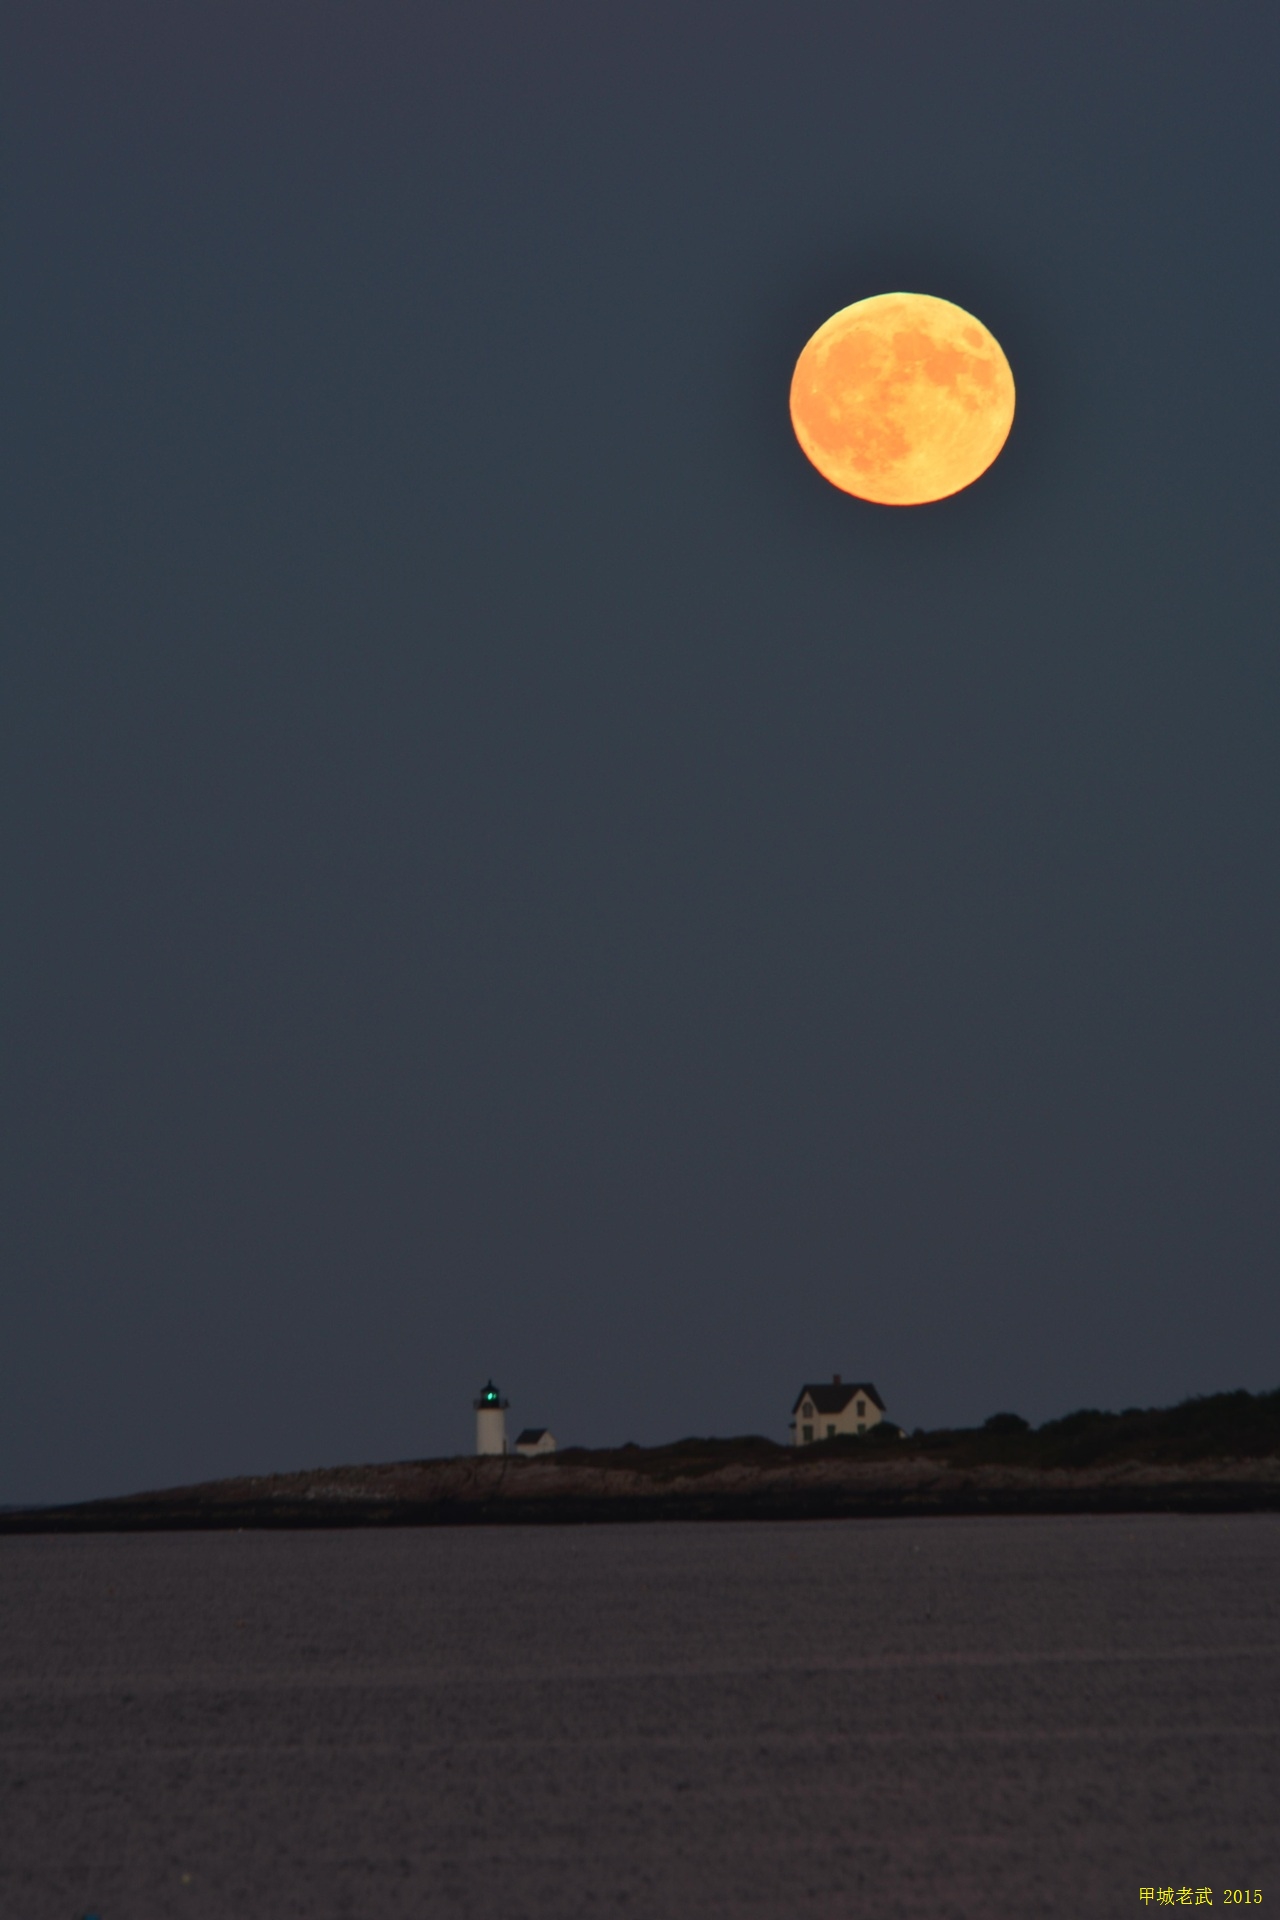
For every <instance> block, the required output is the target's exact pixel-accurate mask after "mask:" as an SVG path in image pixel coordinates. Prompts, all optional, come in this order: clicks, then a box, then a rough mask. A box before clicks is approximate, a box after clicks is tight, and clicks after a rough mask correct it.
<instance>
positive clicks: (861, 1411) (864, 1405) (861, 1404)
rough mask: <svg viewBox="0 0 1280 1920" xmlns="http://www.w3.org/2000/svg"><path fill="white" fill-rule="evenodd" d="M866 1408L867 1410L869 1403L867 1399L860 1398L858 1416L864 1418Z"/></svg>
mask: <svg viewBox="0 0 1280 1920" xmlns="http://www.w3.org/2000/svg"><path fill="white" fill-rule="evenodd" d="M866 1410H867V1403H866V1401H865V1400H859V1402H858V1418H859V1420H861V1418H862V1416H863V1414H864V1413H865V1412H866Z"/></svg>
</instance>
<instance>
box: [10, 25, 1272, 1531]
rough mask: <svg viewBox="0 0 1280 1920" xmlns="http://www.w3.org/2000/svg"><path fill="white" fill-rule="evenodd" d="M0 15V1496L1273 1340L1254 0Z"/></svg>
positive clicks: (1063, 1386) (1265, 549)
mask: <svg viewBox="0 0 1280 1920" xmlns="http://www.w3.org/2000/svg"><path fill="white" fill-rule="evenodd" d="M0 39H2V40H3V46H0V55H2V60H0V64H2V65H3V67H4V70H5V75H6V78H5V80H4V82H3V85H4V89H5V97H4V103H3V110H4V120H5V125H6V129H7V133H6V145H5V151H4V157H3V169H4V173H5V176H6V195H5V209H4V236H5V238H4V253H5V272H4V280H5V296H4V306H5V320H4V324H5V329H6V336H7V337H6V343H5V352H4V393H5V399H4V415H3V425H2V431H0V445H3V449H4V466H5V495H4V515H3V525H4V538H5V562H4V577H5V582H6V585H5V591H4V604H5V638H4V645H3V656H2V666H3V678H2V681H0V695H2V697H0V725H2V726H3V741H2V743H0V783H2V798H0V824H2V828H3V848H4V854H3V858H4V900H5V906H6V912H5V922H6V930H5V936H4V941H3V949H2V950H3V966H4V976H5V977H4V984H3V993H2V1000H0V1004H2V1007H3V1033H4V1049H3V1086H4V1114H5V1145H4V1152H3V1159H2V1168H3V1176H2V1177H3V1194H0V1255H2V1259H3V1281H2V1292H0V1467H2V1471H0V1500H9V1501H35V1500H40V1499H47V1498H65V1497H87V1496H90V1495H93V1494H98V1493H104V1492H112V1491H126V1490H129V1489H133V1488H141V1487H146V1486H157V1485H164V1484H170V1483H175V1482H180V1481H190V1480H195V1479H200V1478H209V1477H214V1476H218V1475H223V1474H230V1473H236V1472H242V1471H248V1472H269V1471H273V1470H277V1469H284V1468H290V1467H297V1466H307V1465H319V1464H322V1463H336V1462H343V1461H360V1460H372V1459H383V1458H403V1457H420V1456H423V1455H428V1454H439V1453H450V1452H458V1451H469V1450H470V1448H471V1445H472V1434H473V1427H472V1414H471V1404H470V1403H471V1400H472V1397H473V1395H474V1394H475V1392H476V1390H477V1388H478V1387H479V1386H480V1385H481V1383H482V1382H483V1381H484V1379H485V1377H486V1376H487V1375H488V1374H490V1373H492V1374H493V1376H494V1377H495V1378H496V1379H497V1381H498V1382H499V1384H500V1385H501V1387H502V1388H503V1390H504V1391H505V1392H506V1393H507V1394H508V1395H509V1397H510V1399H511V1402H512V1411H511V1420H512V1425H513V1428H514V1427H518V1426H520V1425H523V1424H526V1423H529V1424H543V1423H545V1424H547V1425H549V1426H550V1427H551V1428H552V1430H553V1431H554V1432H555V1434H556V1435H557V1438H558V1439H559V1440H560V1442H561V1444H571V1443H574V1442H579V1443H584V1444H599V1445H605V1444H617V1443H621V1442H622V1441H624V1440H628V1439H630V1440H636V1441H640V1442H653V1441H658V1440H662V1439H673V1438H676V1437H678V1436H680V1435H683V1434H690V1433H722V1434H729V1433H742V1432H764V1433H769V1434H772V1435H774V1436H775V1437H777V1438H779V1439H781V1438H783V1437H785V1432H786V1420H787V1416H788V1412H789V1409H790V1405H791V1402H792V1400H793V1399H794V1396H795V1392H796V1389H797V1388H798V1386H799V1384H800V1383H801V1381H803V1380H805V1379H813V1378H822V1377H824V1376H827V1375H829V1374H830V1373H832V1372H833V1371H835V1370H837V1369H838V1370H840V1371H841V1372H842V1373H844V1374H845V1376H846V1377H855V1378H859V1379H870V1380H873V1381H874V1382H875V1383H876V1385H877V1386H878V1387H879V1389H880V1391H881V1393H882V1394H883V1396H884V1398H885V1400H886V1402H887V1404H888V1408H889V1412H890V1414H891V1416H893V1417H895V1418H896V1419H898V1420H899V1421H900V1422H901V1423H903V1424H904V1425H906V1426H908V1427H913V1426H916V1425H925V1426H934V1425H940V1424H944V1423H951V1422H966V1423H967V1422H974V1421H979V1420H981V1419H982V1418H983V1417H984V1416H985V1415H987V1414H989V1413H991V1412H993V1411H996V1410H997V1409H1002V1408H1011V1409H1015V1410H1017V1411H1019V1412H1021V1413H1022V1414H1023V1415H1025V1416H1026V1417H1028V1418H1030V1419H1032V1420H1034V1421H1040V1420H1044V1419H1047V1418H1050V1417H1053V1416H1055V1415H1058V1414H1062V1413H1065V1412H1068V1411H1070V1410H1072V1409H1074V1408H1076V1407H1079V1406H1090V1405H1096V1406H1103V1407H1115V1408H1120V1407H1125V1406H1129V1405H1134V1404H1138V1405H1150V1404H1162V1403H1167V1402H1169V1401H1172V1400H1176V1399H1179V1398H1182V1397H1183V1396H1185V1395H1188V1394H1193V1393H1205V1392H1212V1391H1217V1390H1220V1389H1222V1388H1228V1387H1238V1386H1245V1387H1249V1388H1251V1389H1253V1390H1259V1389H1263V1388H1269V1387H1273V1386H1275V1385H1276V1384H1277V1380H1278V1379H1280V1362H1278V1361H1277V1343H1278V1338H1280V1286H1278V1285H1277V1260H1276V1248H1277V1232H1278V1230H1280V1182H1278V1181H1277V1152H1278V1148H1280V1072H1278V1070H1280V1030H1278V1023H1277V982H1278V979H1280V966H1278V962H1280V913H1278V911H1277V872H1278V866H1280V805H1278V795H1277V757H1276V738H1277V728H1278V726H1280V631H1278V621H1277V609H1278V607H1280V544H1278V540H1277V534H1278V531H1280V529H1278V525H1277V510H1276V509H1277V451H1276V450H1277V446H1278V445H1280V384H1278V382H1277V344H1276V343H1277V316H1278V315H1280V271H1278V269H1280V242H1278V238H1277V218H1276V188H1277V181H1278V179H1280V152H1278V148H1280V89H1278V88H1277V83H1276V75H1277V72H1278V71H1280V14H1278V13H1277V11H1276V9H1275V8H1274V7H1271V6H1263V5H1248V4H1238V5H1234V6H1232V7H1226V8H1220V7H1207V6H1205V5H1203V4H1196V5H1190V4H1180V3H1177V0H1158V4H1135V3H1134V0H1126V3H1125V4H1124V5H1120V6H1117V5H1116V0H1102V3H1101V4H1096V5H1095V4H1073V5H1053V4H1049V3H1048V0H1038V4H1037V5H1035V6H1028V5H1026V4H1025V3H1024V0H1009V3H1008V4H999V5H993V4H988V5H980V4H971V5H958V4H955V0H947V3H946V4H932V3H931V4H912V3H911V0H905V3H904V0H892V4H890V0H880V3H879V4H876V5H870V4H857V3H855V0H841V3H839V4H834V3H833V4H811V3H809V0H786V4H776V5H770V6H759V5H756V6H753V5H749V4H744V3H743V0H736V3H735V4H732V5H729V4H724V5H711V4H706V0H644V3H643V4H636V5H627V4H619V5H609V6H600V5H599V4H596V3H595V0H592V4H586V3H585V0H584V3H583V4H549V5H546V6H538V7H529V6H527V5H524V4H515V3H514V0H513V3H512V4H506V5H495V4H492V3H491V0H458V3H457V4H450V5H430V4H426V3H425V0H415V4H398V3H396V0H360V4H359V5H354V4H347V5H336V4H333V3H332V0H305V4H296V3H295V0H272V4H271V5H270V6H266V7H264V6H262V5H261V4H259V0H254V3H253V4H251V5H250V4H229V3H228V0H218V4H216V5H215V4H175V0H163V3H162V4H161V3H157V4H149V5H140V4H133V3H131V0H113V4H112V5H111V6H109V7H108V6H103V5H101V4H99V3H98V0H92V3H89V0H85V3H84V4H63V3H62V0H19V3H16V4H13V5H11V6H9V7H8V8H7V9H6V11H5V24H4V27H3V32H2V35H0ZM898 288H906V289H910V290H913V291H919V292H926V293H934V294H938V295H940V296H942V297H943V298H945V299H948V300H952V301H955V302H957V303H958V304H960V305H962V306H964V307H966V308H968V309H969V310H970V311H971V312H973V313H974V314H976V315H977V316H978V317H979V318H980V319H981V320H982V321H983V322H984V324H985V325H987V326H988V327H989V328H990V329H991V330H992V332H993V333H994V334H995V335H996V337H997V339H998V340H999V341H1000V343H1001V345H1002V346H1003V348H1004V350H1005V352H1006V353H1007V355H1008V357H1009V360H1010V363H1011V365H1012V368H1013V372H1014V377H1015V379H1016V381H1017V386H1018V413H1017V417H1016V420H1015V422H1014V427H1013V432H1012V434H1011V436H1010V439H1009V442H1008V444H1007V446H1006V448H1005V451H1004V453H1003V454H1002V455H1001V457H1000V458H999V460H998V461H997V462H996V464H995V465H994V467H992V468H991V470H990V471H989V472H988V473H987V475H986V476H985V477H984V478H982V479H981V480H980V481H979V482H978V483H977V484H976V485H975V486H974V487H973V488H972V489H970V490H969V491H967V492H965V493H963V494H960V495H958V496H956V497H955V498H953V499H950V500H946V501H943V502H941V503H939V504H937V505H934V506H928V507H922V508H916V509H905V510H903V509H899V510H895V509H892V508H883V507H873V506H869V505H866V504H864V503H862V502H860V501H857V500H854V499H851V498H849V497H848V496H846V495H844V494H841V493H839V492H837V491H836V490H835V489H833V488H832V487H830V486H828V485H827V484H826V483H825V482H824V481H823V480H822V479H821V478H820V477H819V476H818V475H817V474H816V473H815V472H814V470H813V469H812V468H811V467H810V466H809V465H808V464H807V463H806V461H805V459H804V458H803V456H802V455H801V453H800V451H799V449H798V447H797V446H796V443H795V440H794V438H793V436H792V433H791V429H790V424H789V420H788V414H787V391H788V384H789V380H790V375H791V369H792V366H793V364H794V362H795V358H796V356H797V354H798V353H799V351H800V348H801V347H802V346H803V344H804V342H805V340H806V339H807V338H808V337H809V335H810V334H811V333H812V332H813V330H814V329H815V328H816V327H817V326H818V325H819V324H820V323H821V322H822V321H823V320H824V319H826V317H827V316H828V315H829V314H830V313H832V312H833V311H835V310H836V309H837V308H839V307H842V306H845V305H847V304H849V303H850V302H851V301H853V300H857V299H860V298H862V297H864V296H866V295H868V294H872V293H879V292H885V291H891V290H895V289H898Z"/></svg>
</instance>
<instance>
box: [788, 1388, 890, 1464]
mask: <svg viewBox="0 0 1280 1920" xmlns="http://www.w3.org/2000/svg"><path fill="white" fill-rule="evenodd" d="M883 1419H884V1401H883V1400H882V1399H881V1398H880V1395H879V1394H878V1393H877V1392H876V1390H875V1388H874V1387H873V1386H872V1385H871V1382H870V1381H869V1380H855V1381H852V1382H850V1383H849V1384H847V1385H846V1383H845V1382H844V1381H843V1380H842V1379H841V1378H840V1375H839V1374H838V1373H836V1374H833V1375H832V1377H831V1384H830V1386H825V1385H824V1386H805V1387H801V1389H800V1391H799V1393H798V1394H797V1396H796V1403H795V1405H794V1406H793V1407H792V1409H791V1423H790V1424H791V1444H792V1446H793V1447H811V1446H812V1445H813V1444H814V1442H815V1441H817V1440H834V1439H835V1437H836V1435H837V1434H839V1433H869V1432H870V1431H871V1429H872V1427H877V1426H879V1424H880V1422H881V1421H882V1420H883Z"/></svg>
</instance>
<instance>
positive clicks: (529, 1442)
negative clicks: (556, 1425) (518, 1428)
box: [516, 1427, 546, 1447]
mask: <svg viewBox="0 0 1280 1920" xmlns="http://www.w3.org/2000/svg"><path fill="white" fill-rule="evenodd" d="M545 1432H546V1428H545V1427H526V1428H525V1430H524V1432H523V1433H522V1434H521V1435H520V1437H519V1439H518V1440H517V1441H516V1445H517V1446H518V1447H532V1446H536V1444H537V1442H538V1441H539V1440H541V1438H542V1436H543V1434H544V1433H545Z"/></svg>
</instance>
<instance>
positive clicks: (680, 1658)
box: [0, 1515, 1280, 1920]
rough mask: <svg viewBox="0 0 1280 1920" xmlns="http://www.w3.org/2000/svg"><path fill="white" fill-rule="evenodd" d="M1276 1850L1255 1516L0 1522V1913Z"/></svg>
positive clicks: (740, 1884) (1275, 1762)
mask: <svg viewBox="0 0 1280 1920" xmlns="http://www.w3.org/2000/svg"><path fill="white" fill-rule="evenodd" d="M1278 1867H1280V1516H1275V1515H1240V1516H1223V1517H1220V1516H1214V1517H1189V1516H1163V1515H1144V1516H1142V1517H1138V1518H1132V1519H1129V1518H1117V1517H1098V1518H1089V1517H1076V1518H1044V1519H1038V1518H1035V1519H1030V1518H1029V1519H956V1520H940V1519H927V1520H919V1521H912V1520H888V1521H885V1520H876V1521H858V1520H849V1521H828V1522H796V1523H790V1524H787V1523H779V1524H773V1523H769V1524H765V1523H754V1524H753V1523H721V1524H716V1523H708V1524H689V1523H684V1524H680V1523H676V1524H665V1525H634V1526H589V1527H586V1526H584V1527H577V1528H573V1527H491V1528H487V1527H469V1528H457V1529H436V1530H431V1529H404V1530H397V1531H352V1532H324V1533H265V1532H252V1531H250V1532H243V1533H204V1534H167V1535H155V1534H153V1535H145V1534H138V1535H91V1536H85V1537H80V1538H76V1537H17V1538H6V1539H0V1920H79V1916H81V1915H83V1914H86V1913H92V1914H96V1915H100V1916H101V1920H170V1916H177V1917H181V1920H283V1917H284V1916H293V1915H298V1916H307V1920H327V1917H328V1916H331V1915H333V1916H338V1915H342V1916H347V1915H350V1916H359V1917H360V1920H400V1917H401V1916H406V1917H408V1916H414V1917H415V1920H421V1917H422V1916H431V1917H432V1920H434V1916H437V1915H440V1916H444V1915H449V1916H454V1915H457V1916H467V1917H468V1920H470V1917H471V1916H475V1920H480V1917H481V1916H483V1917H484V1920H524V1917H526V1916H527V1917H528V1920H574V1916H577V1915H605V1914H608V1915H626V1916H640V1917H643V1920H686V1916H688V1917H692V1916H698V1920H705V1917H706V1916H719V1915H735V1916H736V1915H742V1916H775V1915H776V1916H778V1920H782V1917H783V1916H787V1917H788V1920H790V1917H791V1916H810V1915H812V1916H822V1920H843V1917H844V1916H854V1915H857V1916H867V1917H868V1920H892V1916H911V1917H912V1920H916V1916H919V1920H925V1917H926V1916H927V1920H949V1917H950V1916H961V1915H963V1916H972V1917H974V1920H976V1916H982V1917H983V1920H1002V1917H1003V1916H1010V1920H1015V1917H1016V1920H1026V1917H1028V1916H1035V1915H1054V1916H1056V1915H1081V1916H1086V1917H1087V1920H1102V1917H1105V1916H1110V1915H1113V1914H1114V1915H1134V1914H1140V1913H1143V1912H1155V1911H1158V1910H1159V1908H1160V1905H1161V1903H1160V1902H1159V1901H1158V1899H1156V1898H1153V1900H1152V1901H1151V1902H1148V1903H1144V1902H1143V1901H1142V1900H1141V1897H1140V1893H1141V1889H1143V1888H1150V1889H1153V1890H1154V1892H1155V1893H1156V1894H1158V1891H1159V1890H1160V1889H1162V1888H1172V1889H1173V1890H1174V1895H1175V1905H1178V1906H1183V1905H1186V1904H1187V1902H1186V1901H1183V1900H1180V1899H1179V1898H1178V1896H1179V1895H1180V1894H1181V1893H1182V1891H1183V1890H1184V1889H1187V1890H1190V1892H1191V1893H1192V1894H1193V1895H1194V1894H1195V1893H1197V1892H1198V1891H1199V1890H1200V1889H1208V1890H1209V1892H1210V1901H1205V1900H1203V1899H1202V1900H1200V1903H1199V1904H1200V1905H1201V1907H1203V1906H1205V1905H1208V1904H1210V1902H1211V1904H1212V1906H1213V1907H1214V1908H1215V1909H1216V1910H1221V1909H1222V1907H1223V1905H1224V1904H1225V1903H1224V1898H1223V1895H1224V1892H1225V1891H1226V1890H1232V1891H1234V1890H1236V1889H1246V1888H1247V1889H1248V1890H1250V1892H1252V1891H1253V1890H1254V1889H1260V1890H1261V1891H1262V1894H1263V1905H1264V1907H1268V1906H1269V1907H1272V1908H1275V1907H1280V1871H1277V1868H1278ZM1193 1904H1194V1902H1193ZM1251 1904H1252V1903H1251ZM1233 1910H1234V1906H1233Z"/></svg>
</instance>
